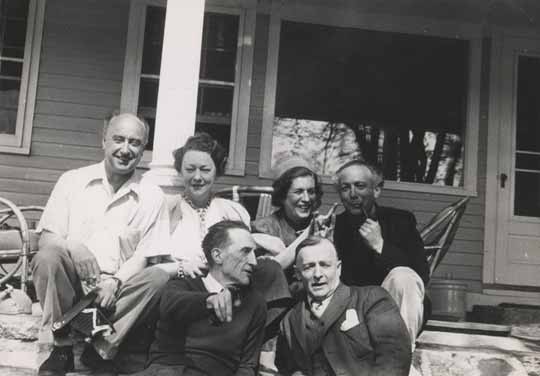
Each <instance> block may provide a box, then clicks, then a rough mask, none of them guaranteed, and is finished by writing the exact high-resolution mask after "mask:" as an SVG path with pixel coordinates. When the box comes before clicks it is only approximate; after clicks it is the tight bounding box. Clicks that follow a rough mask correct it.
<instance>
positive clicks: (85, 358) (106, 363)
mask: <svg viewBox="0 0 540 376" xmlns="http://www.w3.org/2000/svg"><path fill="white" fill-rule="evenodd" d="M81 363H82V364H84V365H85V366H86V367H88V368H90V370H91V371H92V375H93V376H94V375H99V376H116V375H118V371H117V369H116V367H115V365H114V363H113V361H112V360H105V359H103V358H102V357H101V356H100V355H99V354H98V353H97V351H96V349H94V346H92V345H86V346H85V347H84V351H83V353H82V354H81Z"/></svg>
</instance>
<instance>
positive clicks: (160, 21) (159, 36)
mask: <svg viewBox="0 0 540 376" xmlns="http://www.w3.org/2000/svg"><path fill="white" fill-rule="evenodd" d="M164 29H165V8H161V7H147V8H146V26H145V29H144V47H143V60H142V70H141V72H142V73H144V74H155V75H159V69H160V67H161V50H162V49H163V31H164Z"/></svg>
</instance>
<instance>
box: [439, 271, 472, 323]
mask: <svg viewBox="0 0 540 376" xmlns="http://www.w3.org/2000/svg"><path fill="white" fill-rule="evenodd" d="M430 291H431V302H432V314H433V316H439V317H442V318H450V319H453V320H464V319H465V314H466V311H467V304H466V296H467V284H466V283H463V282H459V281H456V280H453V279H443V280H435V281H432V282H431V286H430Z"/></svg>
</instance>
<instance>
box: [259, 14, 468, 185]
mask: <svg viewBox="0 0 540 376" xmlns="http://www.w3.org/2000/svg"><path fill="white" fill-rule="evenodd" d="M274 30H279V35H275V36H274V41H275V43H276V44H277V46H275V48H276V47H277V55H278V56H277V57H275V61H276V64H277V71H276V72H275V73H274V75H275V77H274V78H272V77H270V78H267V85H268V82H275V86H274V92H275V93H268V91H267V93H266V95H267V96H268V95H272V94H273V95H274V99H273V100H270V101H268V97H267V98H265V106H266V103H271V104H272V105H273V106H272V107H273V108H272V109H271V110H272V113H271V114H268V116H266V117H265V122H264V125H263V129H264V131H263V132H266V133H267V135H266V137H265V136H264V135H263V142H264V140H265V139H266V140H267V141H266V142H267V143H268V144H269V145H270V146H269V147H268V146H267V147H266V149H265V148H263V153H267V154H266V155H262V156H261V160H262V161H265V160H266V161H270V164H271V163H272V162H274V161H275V160H277V159H279V158H281V157H282V156H283V155H287V154H290V153H291V150H292V151H293V153H298V154H300V155H302V156H303V157H305V158H306V159H308V160H310V161H312V163H313V164H314V167H315V169H316V170H317V172H318V173H319V174H321V175H323V176H331V175H333V173H334V172H335V171H336V169H337V168H338V167H339V166H340V165H342V164H343V163H345V162H346V161H348V160H350V159H352V158H356V157H363V158H365V159H368V160H371V161H374V162H377V163H379V164H380V165H381V166H382V167H383V170H384V174H385V179H386V180H387V181H390V183H391V182H396V184H394V185H393V187H394V188H400V187H401V188H403V189H411V183H412V186H416V188H417V190H426V188H425V187H426V186H427V185H430V186H441V187H445V188H449V191H456V190H463V189H465V188H470V186H471V181H474V179H475V177H474V174H473V176H466V175H467V171H466V170H465V163H466V162H473V161H475V160H476V156H475V155H474V156H471V155H469V153H471V154H475V153H476V152H475V151H474V148H473V149H471V145H467V142H469V143H470V142H473V145H474V142H475V140H474V137H473V139H471V140H468V137H471V134H470V133H471V131H470V129H469V124H470V123H471V106H474V104H472V103H474V102H472V101H471V79H475V76H474V75H471V66H472V62H471V60H472V56H473V54H472V53H471V51H473V42H471V41H470V40H467V39H461V38H455V37H453V38H450V37H445V36H427V35H414V34H409V33H401V32H395V31H379V30H366V29H362V28H356V27H354V28H353V27H340V26H334V25H323V24H314V23H305V22H298V21H296V20H294V21H289V20H280V24H279V28H274ZM271 40H272V39H271ZM271 43H272V42H271ZM476 46H477V45H476V44H474V47H476ZM270 48H271V52H270V55H272V46H271V47H270ZM269 65H270V64H269ZM270 74H272V72H270ZM271 86H272V85H271ZM266 110H267V111H270V110H269V109H266ZM476 111H477V109H476ZM476 121H477V119H476ZM269 130H270V131H269ZM469 158H470V161H469ZM268 164H269V163H268V162H267V163H266V168H268ZM261 172H262V174H263V175H264V174H265V170H264V169H263V170H262V171H261ZM469 174H470V171H469ZM467 179H468V181H466V180H467ZM473 184H474V183H473ZM390 186H392V184H390ZM437 188H438V187H437ZM430 189H432V188H427V190H430Z"/></svg>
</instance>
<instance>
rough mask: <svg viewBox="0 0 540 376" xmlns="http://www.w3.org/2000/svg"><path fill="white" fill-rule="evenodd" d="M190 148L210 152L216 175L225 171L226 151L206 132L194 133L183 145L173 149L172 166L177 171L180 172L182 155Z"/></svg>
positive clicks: (220, 174)
mask: <svg viewBox="0 0 540 376" xmlns="http://www.w3.org/2000/svg"><path fill="white" fill-rule="evenodd" d="M190 150H196V151H202V152H204V153H208V154H210V157H211V158H212V161H214V164H215V165H216V176H222V175H223V174H224V173H225V165H226V164H227V151H226V150H225V148H224V147H223V146H221V145H220V144H219V142H217V141H216V140H215V139H214V138H213V137H212V136H210V135H209V134H208V133H205V132H201V133H196V134H195V135H194V136H191V137H190V138H188V139H187V141H186V143H185V144H184V146H182V147H181V148H178V149H176V150H175V151H173V157H174V168H175V169H176V171H178V172H182V161H183V160H184V155H186V153H187V152H188V151H190Z"/></svg>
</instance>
